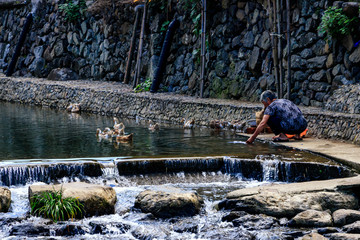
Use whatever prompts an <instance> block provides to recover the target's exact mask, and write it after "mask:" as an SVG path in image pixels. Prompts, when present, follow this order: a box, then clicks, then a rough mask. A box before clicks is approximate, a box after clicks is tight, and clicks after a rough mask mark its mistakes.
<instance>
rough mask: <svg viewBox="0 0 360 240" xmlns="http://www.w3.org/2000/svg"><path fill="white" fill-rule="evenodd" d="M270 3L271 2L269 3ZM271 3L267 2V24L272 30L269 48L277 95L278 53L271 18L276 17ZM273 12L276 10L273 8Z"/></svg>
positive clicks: (274, 29)
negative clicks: (270, 48) (270, 49)
mask: <svg viewBox="0 0 360 240" xmlns="http://www.w3.org/2000/svg"><path fill="white" fill-rule="evenodd" d="M271 2H272V1H271ZM271 2H270V0H268V12H269V24H270V29H272V31H273V32H272V33H270V39H271V47H272V56H273V60H274V75H275V83H276V93H277V94H278V95H279V74H278V71H279V70H278V64H279V60H278V53H277V48H276V46H277V45H276V41H275V39H274V34H273V33H275V32H276V25H275V24H274V23H273V17H274V18H275V17H276V14H274V13H273V12H272V11H271ZM273 9H274V10H275V9H276V8H275V6H274V8H273ZM274 22H276V19H275V20H274Z"/></svg>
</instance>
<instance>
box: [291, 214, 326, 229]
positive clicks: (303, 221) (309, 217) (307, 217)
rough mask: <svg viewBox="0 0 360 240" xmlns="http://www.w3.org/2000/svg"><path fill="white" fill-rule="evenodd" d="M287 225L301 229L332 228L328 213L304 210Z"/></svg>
mask: <svg viewBox="0 0 360 240" xmlns="http://www.w3.org/2000/svg"><path fill="white" fill-rule="evenodd" d="M289 225H292V226H303V227H328V226H332V225H333V223H332V217H331V215H330V213H328V212H324V211H317V210H306V211H303V212H301V213H299V214H297V215H296V216H295V217H294V218H293V219H291V221H290V223H289Z"/></svg>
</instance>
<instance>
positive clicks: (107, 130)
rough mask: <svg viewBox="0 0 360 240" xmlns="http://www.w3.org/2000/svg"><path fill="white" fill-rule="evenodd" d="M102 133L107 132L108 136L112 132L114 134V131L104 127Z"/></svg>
mask: <svg viewBox="0 0 360 240" xmlns="http://www.w3.org/2000/svg"><path fill="white" fill-rule="evenodd" d="M103 133H104V134H107V135H108V137H112V136H113V134H114V131H113V130H111V129H110V128H109V127H106V128H105V129H104V131H103Z"/></svg>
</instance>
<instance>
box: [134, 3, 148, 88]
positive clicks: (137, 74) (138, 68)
mask: <svg viewBox="0 0 360 240" xmlns="http://www.w3.org/2000/svg"><path fill="white" fill-rule="evenodd" d="M147 5H148V0H146V1H145V5H144V13H143V18H142V22H141V33H140V40H139V48H138V54H137V61H136V71H135V75H134V84H133V87H134V88H135V87H136V86H137V85H138V84H139V79H140V72H141V60H142V49H143V45H144V31H145V21H146V12H147Z"/></svg>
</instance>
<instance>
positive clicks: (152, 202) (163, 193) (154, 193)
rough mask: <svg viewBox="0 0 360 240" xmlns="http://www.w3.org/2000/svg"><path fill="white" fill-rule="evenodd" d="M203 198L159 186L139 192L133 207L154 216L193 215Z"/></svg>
mask: <svg viewBox="0 0 360 240" xmlns="http://www.w3.org/2000/svg"><path fill="white" fill-rule="evenodd" d="M202 203H203V200H202V198H201V197H200V196H198V195H197V193H194V192H185V191H183V190H181V189H178V188H173V187H159V188H156V189H154V190H146V191H143V192H141V193H140V194H139V195H138V196H137V197H136V200H135V207H136V208H139V209H141V211H143V212H146V213H152V214H153V215H154V216H156V217H161V218H168V217H174V216H193V215H195V214H197V213H199V211H200V208H201V204H202Z"/></svg>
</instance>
